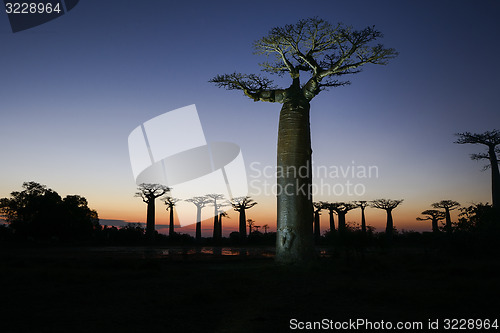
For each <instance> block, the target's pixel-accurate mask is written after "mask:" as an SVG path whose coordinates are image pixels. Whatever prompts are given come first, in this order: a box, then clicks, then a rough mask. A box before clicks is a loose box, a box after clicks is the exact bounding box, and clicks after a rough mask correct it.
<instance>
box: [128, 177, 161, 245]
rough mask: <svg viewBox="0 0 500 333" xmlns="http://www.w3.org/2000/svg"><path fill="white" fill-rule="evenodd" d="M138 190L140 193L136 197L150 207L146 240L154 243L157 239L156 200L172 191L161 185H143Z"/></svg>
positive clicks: (147, 217) (148, 209) (147, 216)
mask: <svg viewBox="0 0 500 333" xmlns="http://www.w3.org/2000/svg"><path fill="white" fill-rule="evenodd" d="M137 189H138V190H139V192H136V193H135V196H136V197H139V198H142V201H144V202H145V203H146V204H147V205H148V208H147V214H146V238H147V239H148V240H149V241H153V240H154V237H155V201H156V198H158V197H161V196H162V195H164V194H165V193H167V192H168V191H170V188H169V187H167V186H165V185H161V184H147V183H142V184H140V185H139V186H138V187H137Z"/></svg>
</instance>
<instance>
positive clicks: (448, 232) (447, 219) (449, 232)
mask: <svg viewBox="0 0 500 333" xmlns="http://www.w3.org/2000/svg"><path fill="white" fill-rule="evenodd" d="M444 212H445V214H446V225H445V229H446V233H447V234H451V216H450V209H449V208H448V207H445V209H444Z"/></svg>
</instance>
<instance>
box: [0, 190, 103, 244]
mask: <svg viewBox="0 0 500 333" xmlns="http://www.w3.org/2000/svg"><path fill="white" fill-rule="evenodd" d="M22 187H23V190H22V191H14V192H11V194H10V198H1V199H0V214H2V215H3V217H4V218H5V220H6V221H7V222H8V224H9V227H10V228H11V229H12V230H13V231H14V233H15V234H16V235H17V236H18V237H20V238H28V239H34V240H44V241H47V240H48V241H52V240H62V241H67V240H70V241H71V240H84V239H88V238H90V237H91V235H92V233H93V232H94V230H97V229H99V228H100V226H99V218H98V215H97V212H96V211H95V210H92V209H90V208H89V207H88V202H87V199H85V198H84V197H82V196H80V195H67V196H66V197H65V198H64V199H62V198H61V196H60V195H59V194H58V193H57V192H55V191H54V190H52V189H48V188H47V186H45V185H41V184H39V183H37V182H33V181H31V182H25V183H23V185H22Z"/></svg>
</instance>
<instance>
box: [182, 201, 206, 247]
mask: <svg viewBox="0 0 500 333" xmlns="http://www.w3.org/2000/svg"><path fill="white" fill-rule="evenodd" d="M185 201H187V202H191V203H193V204H194V205H195V206H196V237H195V238H196V241H197V242H200V241H201V209H202V208H203V207H205V205H206V204H208V203H209V202H210V201H212V200H211V199H209V198H207V197H206V196H198V197H193V198H191V199H186V200H185Z"/></svg>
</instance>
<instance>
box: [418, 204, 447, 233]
mask: <svg viewBox="0 0 500 333" xmlns="http://www.w3.org/2000/svg"><path fill="white" fill-rule="evenodd" d="M421 214H422V215H428V216H427V217H426V218H422V217H417V221H427V220H431V221H432V232H435V233H438V232H439V226H438V221H440V220H443V219H444V218H445V217H446V214H445V212H442V211H440V210H436V209H428V210H424V211H423V212H422V213H421Z"/></svg>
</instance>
